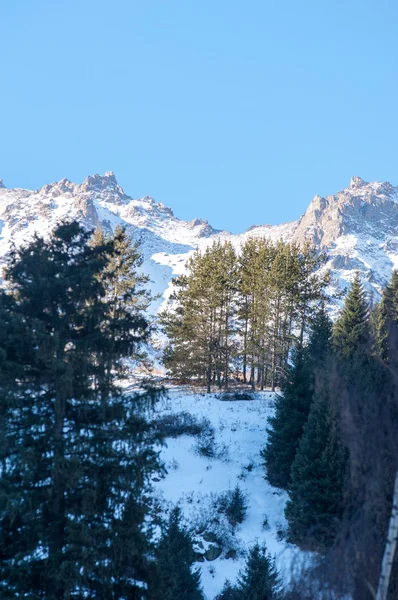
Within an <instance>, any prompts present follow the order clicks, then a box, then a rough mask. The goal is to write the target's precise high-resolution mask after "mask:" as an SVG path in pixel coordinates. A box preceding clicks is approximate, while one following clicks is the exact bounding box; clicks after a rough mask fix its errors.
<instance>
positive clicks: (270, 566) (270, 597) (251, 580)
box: [238, 544, 281, 600]
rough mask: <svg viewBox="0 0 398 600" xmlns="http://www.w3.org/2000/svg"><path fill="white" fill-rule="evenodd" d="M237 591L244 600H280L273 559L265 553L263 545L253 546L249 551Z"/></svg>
mask: <svg viewBox="0 0 398 600" xmlns="http://www.w3.org/2000/svg"><path fill="white" fill-rule="evenodd" d="M238 589H240V591H241V593H242V597H243V598H245V599H246V600H264V599H265V600H279V599H280V598H281V582H280V579H279V574H278V571H277V570H276V567H275V559H273V558H272V557H271V556H270V554H268V553H267V548H266V547H265V545H262V546H260V545H259V544H255V545H254V546H253V547H252V548H251V549H250V551H249V556H248V558H247V561H246V566H245V569H244V571H243V572H241V573H240V576H239V579H238Z"/></svg>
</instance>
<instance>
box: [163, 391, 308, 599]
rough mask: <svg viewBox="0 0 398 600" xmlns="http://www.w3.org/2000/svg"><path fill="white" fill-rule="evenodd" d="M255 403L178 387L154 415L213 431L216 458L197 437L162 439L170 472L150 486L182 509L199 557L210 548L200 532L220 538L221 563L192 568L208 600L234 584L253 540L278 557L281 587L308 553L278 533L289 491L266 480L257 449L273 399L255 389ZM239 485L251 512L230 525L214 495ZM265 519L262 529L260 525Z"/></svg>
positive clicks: (261, 444) (165, 501) (263, 440)
mask: <svg viewBox="0 0 398 600" xmlns="http://www.w3.org/2000/svg"><path fill="white" fill-rule="evenodd" d="M254 398H255V399H254V400H246V401H245V400H239V401H223V400H220V399H219V398H217V394H209V395H207V394H200V393H195V392H191V391H189V390H184V389H182V388H176V389H172V390H169V393H168V396H167V398H165V399H163V400H162V401H161V402H160V404H159V406H158V408H157V412H158V415H157V416H158V417H161V416H163V415H172V414H177V413H181V412H189V413H190V414H191V415H194V416H195V417H197V418H198V420H199V421H200V420H201V419H203V418H206V419H208V420H209V421H210V423H211V425H212V426H213V428H214V430H215V436H214V448H215V457H212V458H209V457H207V456H203V455H201V454H200V452H199V451H198V445H200V443H201V438H200V436H199V437H194V436H189V435H182V436H179V437H175V438H167V439H166V443H167V446H165V447H164V448H163V449H162V452H161V458H162V460H163V461H164V463H165V466H166V469H167V471H168V474H167V475H166V476H165V478H164V479H161V480H160V481H156V482H154V487H155V494H156V497H157V499H158V500H159V502H160V503H161V504H162V506H163V507H164V509H165V510H166V509H167V508H169V507H171V506H173V505H175V504H179V505H180V506H181V508H182V511H183V514H184V517H185V520H186V525H187V526H188V527H189V528H190V529H191V530H192V531H193V535H194V538H195V540H196V541H197V542H199V546H198V545H196V546H195V549H196V550H199V551H200V550H201V551H202V552H203V551H205V550H206V549H207V548H208V547H209V546H211V545H212V543H211V541H210V542H209V541H206V540H205V539H203V535H204V534H205V532H206V533H214V534H216V535H217V536H218V537H219V538H222V539H223V544H222V546H223V551H222V553H221V555H220V556H219V557H218V558H216V559H215V560H212V561H205V562H198V563H197V565H198V567H199V568H200V570H201V576H202V585H203V589H204V592H205V597H206V599H207V600H213V599H214V598H215V596H216V595H217V594H218V593H219V592H220V591H221V589H222V587H223V585H224V582H225V580H226V579H229V580H230V581H231V582H234V581H235V580H236V578H237V575H238V573H239V570H240V569H241V568H242V567H243V566H244V564H245V554H246V551H247V549H248V548H250V547H251V546H252V545H253V544H254V543H255V542H256V541H258V542H260V543H262V542H265V543H266V545H267V548H268V551H269V552H270V554H271V555H273V556H275V557H276V564H277V567H278V569H279V570H280V571H281V576H282V579H283V581H284V582H285V583H286V582H288V581H289V579H290V577H291V572H292V568H293V567H294V568H296V567H297V564H298V563H299V562H301V561H302V559H303V558H304V556H305V555H304V553H302V552H300V551H299V550H298V549H297V548H296V547H295V546H293V545H291V544H287V543H286V542H285V541H284V540H283V539H282V536H283V533H282V536H281V532H283V531H284V530H285V529H286V520H285V517H284V507H285V504H286V500H287V493H286V492H284V491H282V490H278V489H276V488H273V487H272V486H270V485H269V483H268V482H267V481H266V480H265V479H264V467H263V465H262V462H263V461H262V458H261V456H260V452H261V450H262V449H263V448H264V446H265V443H266V436H267V434H266V427H267V419H268V417H270V416H271V415H272V414H273V399H274V394H272V393H270V392H258V393H256V394H254ZM236 484H239V486H240V488H241V490H242V491H243V492H244V494H245V495H246V499H247V504H248V510H247V515H246V518H245V520H244V521H243V523H242V524H241V525H238V526H237V527H235V528H234V527H232V526H231V525H230V524H229V523H228V521H227V519H225V518H224V519H223V518H222V515H221V517H220V515H219V514H218V513H217V498H218V496H220V495H221V494H223V493H225V492H228V490H233V489H234V488H235V486H236ZM265 518H266V520H267V526H266V527H264V526H263V523H264V520H265ZM214 520H215V521H217V523H216V524H215V523H214ZM198 532H199V535H198ZM278 532H279V533H278ZM229 549H234V550H236V551H237V557H236V558H235V559H232V558H228V559H227V558H226V557H225V555H226V553H227V552H228V550H229Z"/></svg>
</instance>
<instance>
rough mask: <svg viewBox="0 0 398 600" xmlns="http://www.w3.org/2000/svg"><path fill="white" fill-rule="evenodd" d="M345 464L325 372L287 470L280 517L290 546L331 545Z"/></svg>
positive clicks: (340, 500)
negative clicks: (286, 527) (286, 495)
mask: <svg viewBox="0 0 398 600" xmlns="http://www.w3.org/2000/svg"><path fill="white" fill-rule="evenodd" d="M327 370H328V371H330V370H331V366H330V365H328V369H327ZM346 460H347V456H346V451H345V449H344V447H343V445H342V442H341V439H340V433H339V425H338V417H337V415H336V414H335V408H334V406H333V404H332V400H331V392H330V388H329V380H328V375H327V374H326V375H324V376H323V377H322V376H321V377H320V379H319V381H318V385H317V388H316V392H315V397H314V400H313V403H312V406H311V410H310V414H309V417H308V421H307V423H306V425H305V427H304V432H303V436H302V438H301V440H300V443H299V446H298V450H297V453H296V456H295V459H294V462H293V465H292V469H291V481H290V485H289V496H290V500H289V502H288V503H287V506H286V510H285V514H286V518H287V520H288V523H289V539H290V541H292V542H293V543H295V544H298V545H300V546H302V547H305V548H311V549H314V550H323V549H324V548H325V547H327V546H328V545H330V544H331V543H332V541H333V539H334V537H335V534H336V531H337V527H338V524H339V519H340V517H341V515H342V511H343V484H344V476H345V469H346Z"/></svg>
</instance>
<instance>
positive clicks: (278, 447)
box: [262, 348, 313, 489]
mask: <svg viewBox="0 0 398 600" xmlns="http://www.w3.org/2000/svg"><path fill="white" fill-rule="evenodd" d="M312 385H313V377H312V370H311V361H310V357H309V354H308V350H307V349H306V348H298V349H297V350H296V351H295V353H294V355H293V363H292V365H291V366H290V367H289V369H288V372H287V376H286V380H285V383H284V385H283V394H282V395H278V396H277V398H276V401H275V416H273V417H271V418H270V419H269V424H270V428H269V429H268V430H267V432H268V441H267V445H266V448H265V450H264V451H263V452H262V456H263V457H264V459H265V465H266V469H267V479H268V481H269V482H270V483H271V485H274V486H275V487H280V488H284V489H286V488H287V486H288V484H289V481H290V470H291V467H292V464H293V461H294V457H295V454H296V450H297V446H298V443H299V440H300V437H301V435H302V432H303V427H304V425H305V423H306V421H307V418H308V413H309V410H310V406H311V402H312V395H313V388H312Z"/></svg>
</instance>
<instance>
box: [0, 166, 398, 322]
mask: <svg viewBox="0 0 398 600" xmlns="http://www.w3.org/2000/svg"><path fill="white" fill-rule="evenodd" d="M247 208H248V209H249V208H250V207H247ZM66 218H67V219H77V220H78V221H80V222H81V223H82V224H83V225H84V226H85V227H87V228H95V227H97V226H98V225H101V226H102V227H103V228H104V229H105V230H106V231H107V232H110V231H111V230H112V229H114V227H115V226H116V224H118V223H119V224H121V225H124V226H126V228H127V231H128V233H129V234H130V235H131V236H132V237H133V238H134V239H135V240H140V242H141V249H142V252H143V254H144V264H143V269H144V271H147V272H149V274H150V276H151V279H152V280H153V281H154V282H155V284H154V290H153V291H154V292H155V294H157V293H158V292H159V291H160V292H161V293H163V292H165V291H166V290H167V293H168V294H169V291H170V290H169V285H170V282H171V279H172V277H174V276H176V275H179V274H181V273H182V272H184V264H185V262H186V260H187V258H188V257H189V255H190V253H191V252H192V251H193V250H194V249H195V248H197V247H198V248H200V249H204V248H206V246H207V245H208V244H211V243H212V242H213V241H214V240H216V239H221V240H225V239H230V240H231V241H232V242H234V244H235V245H236V246H239V244H241V243H242V242H244V241H245V240H246V239H247V238H248V237H250V236H263V237H267V238H270V239H272V240H274V241H277V240H279V239H283V240H285V241H291V242H295V243H298V244H300V245H302V244H303V243H305V242H306V241H309V242H310V243H312V244H314V245H315V246H316V247H317V248H319V249H320V250H323V251H325V252H327V254H328V258H329V260H328V264H327V267H328V268H329V269H331V277H332V286H333V287H334V288H335V289H336V290H337V291H341V290H343V289H345V288H346V287H347V284H348V283H349V282H350V281H351V279H352V277H353V274H354V271H355V270H357V269H358V270H359V271H360V272H361V273H362V274H363V280H364V283H365V287H366V289H367V291H368V292H369V293H372V292H373V293H374V294H375V299H377V297H378V296H379V294H380V290H381V288H382V287H383V285H385V283H386V282H387V281H388V279H389V278H390V276H391V270H392V268H393V265H394V264H397V262H398V187H394V186H393V185H392V184H391V183H389V182H384V183H381V182H377V181H376V182H371V183H367V182H366V181H364V180H363V179H361V178H360V177H357V176H356V177H353V178H352V179H351V182H350V184H349V185H348V187H346V188H345V189H343V190H341V191H339V192H337V193H336V194H334V195H331V196H327V197H321V196H319V195H317V196H315V197H314V198H313V200H312V202H311V203H310V204H309V206H308V209H307V210H306V212H305V213H304V215H303V216H302V217H301V218H300V219H299V220H298V221H294V222H291V223H282V224H281V225H275V226H271V225H258V226H253V227H252V228H250V230H248V231H247V232H245V233H244V234H241V235H240V236H233V235H232V234H229V233H228V232H226V231H221V232H220V231H216V230H215V229H213V228H212V227H211V225H210V224H209V223H208V222H207V221H205V220H202V219H193V220H192V221H190V222H186V221H182V220H180V219H178V218H177V217H176V216H175V215H174V214H173V211H172V210H171V209H170V208H168V207H166V206H165V205H164V204H162V203H161V202H156V201H155V200H154V199H153V198H151V197H150V196H144V197H143V198H140V199H133V198H131V197H130V196H128V195H127V194H125V192H124V190H123V189H122V188H121V187H120V186H119V184H118V182H117V180H116V177H115V175H114V173H113V172H112V171H107V172H106V173H105V175H98V174H96V175H91V176H89V177H87V178H86V180H85V181H84V182H83V183H80V184H75V183H73V182H71V181H69V180H68V179H66V178H64V179H61V180H60V181H58V182H55V183H50V184H46V185H43V187H42V188H40V189H38V190H35V191H31V190H24V189H19V188H16V189H7V188H5V187H4V184H3V182H2V181H1V180H0V221H1V222H2V223H3V228H2V236H3V237H2V238H0V268H1V266H2V265H1V257H3V256H4V255H5V254H6V253H7V252H8V250H9V249H10V247H11V244H12V243H13V242H15V243H16V245H18V244H20V243H22V242H24V243H25V242H27V241H29V239H31V238H32V237H33V235H34V233H35V232H38V233H43V235H48V234H49V232H50V231H51V229H52V228H53V227H54V226H55V225H56V223H58V222H59V221H60V220H62V219H66ZM160 303H161V301H158V302H157V303H156V304H154V306H153V309H154V310H157V308H158V306H159V305H160Z"/></svg>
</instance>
